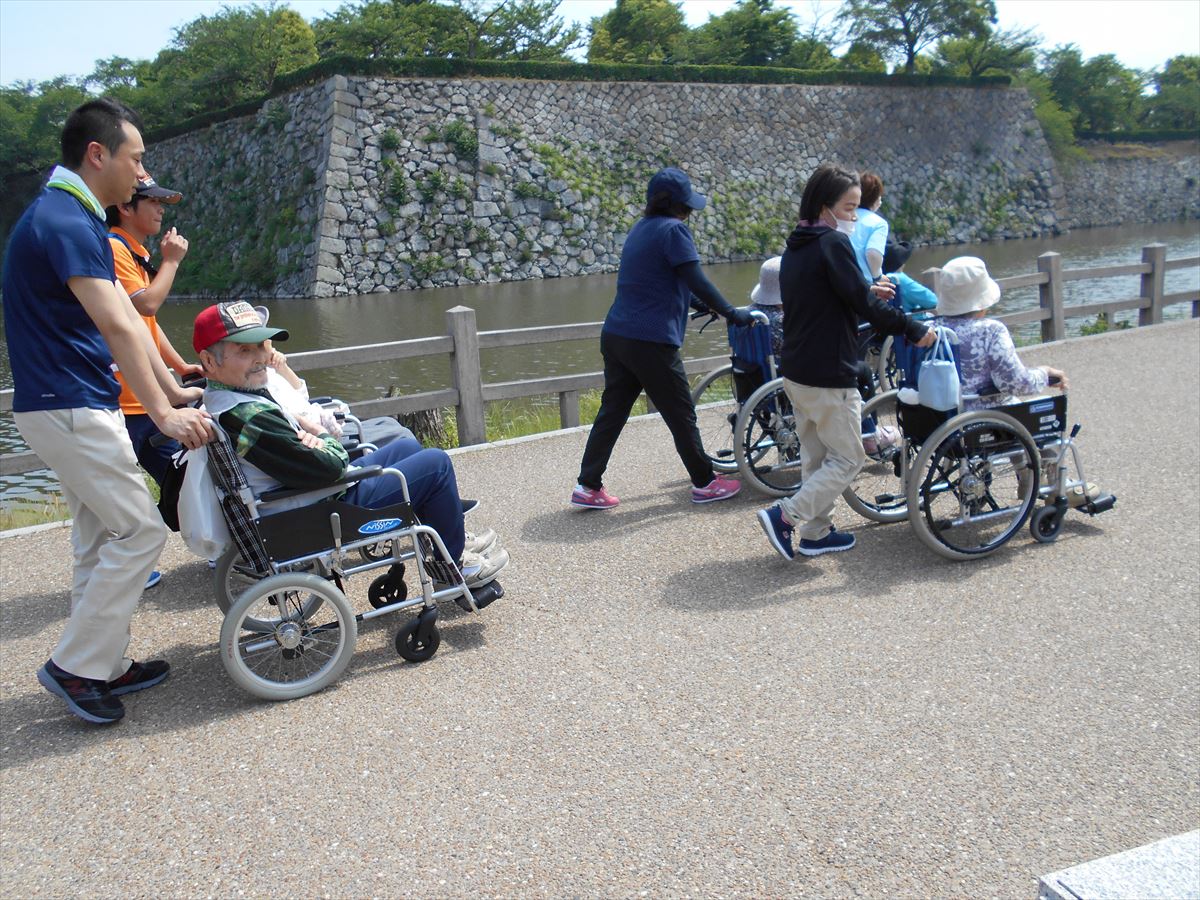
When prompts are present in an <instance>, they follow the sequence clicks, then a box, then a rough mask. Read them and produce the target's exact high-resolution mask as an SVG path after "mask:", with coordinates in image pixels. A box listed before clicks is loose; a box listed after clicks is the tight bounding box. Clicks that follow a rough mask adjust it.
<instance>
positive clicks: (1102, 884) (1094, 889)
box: [1038, 831, 1200, 900]
mask: <svg viewBox="0 0 1200 900" xmlns="http://www.w3.org/2000/svg"><path fill="white" fill-rule="evenodd" d="M1093 897H1095V898H1104V900H1142V898H1144V897H1155V898H1159V900H1192V898H1193V897H1200V831H1192V832H1189V833H1187V834H1180V835H1176V836H1175V837H1169V838H1163V839H1162V840H1161V841H1155V842H1154V843H1153V844H1147V845H1146V846H1145V847H1135V848H1134V849H1133V850H1126V851H1125V852H1124V853H1114V854H1112V855H1111V856H1105V857H1103V858H1102V859H1094V860H1092V861H1091V862H1086V863H1081V864H1080V865H1078V866H1071V868H1069V869H1063V870H1062V871H1061V872H1053V873H1051V874H1050V875H1043V876H1042V878H1041V881H1040V883H1039V885H1038V900H1080V898H1086V900H1090V898H1093Z"/></svg>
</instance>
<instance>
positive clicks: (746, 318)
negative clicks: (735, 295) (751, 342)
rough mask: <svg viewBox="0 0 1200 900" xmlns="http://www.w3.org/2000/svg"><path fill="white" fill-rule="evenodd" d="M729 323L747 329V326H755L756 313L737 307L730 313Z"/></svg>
mask: <svg viewBox="0 0 1200 900" xmlns="http://www.w3.org/2000/svg"><path fill="white" fill-rule="evenodd" d="M729 321H730V323H731V324H733V325H738V326H740V327H742V328H745V327H746V326H747V325H753V324H754V313H752V312H751V311H750V310H748V309H740V308H738V307H736V306H735V307H733V309H732V311H731V312H730V313H729Z"/></svg>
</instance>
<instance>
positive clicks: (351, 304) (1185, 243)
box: [0, 222, 1200, 498]
mask: <svg viewBox="0 0 1200 900" xmlns="http://www.w3.org/2000/svg"><path fill="white" fill-rule="evenodd" d="M1154 242H1161V243H1164V244H1166V245H1167V258H1168V259H1172V258H1180V257H1188V256H1200V223H1197V222H1174V223H1165V224H1159V225H1147V226H1137V227H1121V228H1097V229H1087V230H1081V231H1076V232H1073V233H1071V234H1069V235H1061V236H1058V237H1049V238H1037V239H1027V240H1019V241H1001V242H996V243H987V244H962V245H958V246H949V247H926V248H921V249H919V250H917V251H916V252H915V253H914V254H913V256H912V259H911V260H909V263H908V265H907V266H906V271H907V272H908V273H909V274H910V275H913V276H916V275H918V274H919V273H920V272H921V271H922V270H923V269H925V268H928V267H930V266H938V265H942V264H943V263H945V262H946V260H948V259H950V258H951V257H953V256H960V255H974V256H980V257H982V258H983V259H984V260H986V261H987V264H988V268H989V270H990V271H991V273H992V275H993V276H994V277H997V278H1003V277H1006V276H1010V275H1021V274H1027V273H1030V272H1033V271H1036V259H1037V257H1038V255H1039V254H1041V253H1045V252H1047V251H1056V252H1058V253H1061V254H1062V255H1063V267H1064V268H1066V269H1074V268H1087V267H1095V266H1106V265H1120V264H1127V263H1134V262H1140V261H1141V248H1142V247H1143V246H1145V245H1146V244H1150V243H1154ZM185 265H186V262H185ZM758 266H759V263H758V262H746V263H730V264H726V265H713V266H707V267H706V269H705V271H706V272H707V274H708V276H709V277H710V278H711V280H712V281H713V283H714V284H716V285H717V287H718V288H720V290H721V292H722V293H723V294H724V295H725V296H726V297H727V298H728V299H729V300H730V301H731V302H733V303H735V304H741V303H746V302H748V296H749V293H750V289H751V288H752V287H753V286H754V284H755V283H756V281H757V279H758ZM1166 282H1167V287H1166V290H1167V292H1168V293H1175V292H1179V291H1185V290H1195V289H1197V288H1198V287H1200V274H1198V273H1197V270H1196V269H1185V270H1177V271H1172V272H1168V273H1167V277H1166ZM615 284H616V276H615V275H614V274H607V275H588V276H584V277H580V278H573V279H547V280H542V281H521V282H506V283H502V284H488V285H472V286H467V287H456V288H436V289H429V290H418V291H404V292H400V293H394V294H370V295H366V296H361V297H351V298H340V299H327V300H276V301H266V303H265V305H266V306H267V307H268V308H269V309H270V310H271V318H272V323H273V324H274V323H278V324H281V325H286V327H287V328H288V330H289V332H290V333H291V340H290V341H289V342H288V343H287V344H286V345H285V346H283V347H281V349H285V350H286V351H287V352H298V351H301V350H314V349H319V348H327V347H347V346H355V345H360V344H374V343H380V342H383V341H394V340H403V339H406V338H415V337H428V336H433V335H440V334H444V333H445V313H446V310H448V309H450V308H452V307H454V306H459V305H463V306H469V307H471V308H472V309H474V310H475V314H476V320H477V323H478V327H479V329H480V330H484V331H486V330H496V329H504V328H525V327H531V326H536V325H559V324H567V323H573V322H596V321H600V320H602V319H603V318H604V315H605V313H606V312H607V311H608V307H609V305H610V304H611V302H612V297H613V291H614V287H615ZM1138 293H1139V280H1138V276H1127V277H1121V278H1109V279H1105V280H1103V281H1084V282H1069V283H1067V284H1066V286H1065V299H1066V303H1067V305H1068V306H1069V305H1073V304H1082V303H1094V302H1098V301H1102V300H1116V299H1125V298H1130V297H1136V296H1137V295H1138ZM209 302H210V301H207V300H194V301H193V300H178V301H177V300H172V301H171V302H170V303H168V304H167V305H166V306H165V307H164V308H163V310H162V311H161V312H160V314H159V317H158V319H159V323H160V324H161V326H162V327H163V328H164V329H165V330H166V332H167V333H168V334H169V335H170V336H171V338H172V342H173V343H174V344H175V346H176V347H177V348H186V347H188V346H189V345H190V343H191V341H190V338H191V323H192V320H193V318H194V317H195V315H196V313H197V312H199V311H200V310H201V309H203V308H204V307H205V306H206V305H208V303H209ZM256 302H261V301H256ZM1037 302H1038V293H1037V288H1036V287H1031V288H1022V289H1018V290H1015V291H1011V292H1007V293H1006V294H1005V295H1004V296H1003V297H1002V298H1001V301H1000V304H999V311H1000V312H1001V313H1006V312H1016V311H1019V310H1022V309H1027V308H1029V307H1031V306H1036V305H1037ZM1170 314H1171V315H1172V317H1182V316H1186V315H1190V309H1189V308H1188V307H1185V306H1180V307H1177V308H1176V309H1175V310H1173V311H1170ZM1117 318H1118V320H1121V319H1134V318H1136V313H1135V312H1129V313H1122V314H1120V315H1119V316H1118V317H1117ZM1080 324H1082V323H1081V322H1080V321H1079V320H1075V321H1074V322H1070V323H1069V330H1070V331H1071V332H1072V333H1078V329H1079V326H1080ZM1037 334H1038V326H1037V325H1036V324H1034V325H1028V326H1024V327H1022V328H1021V329H1019V330H1018V333H1017V336H1018V339H1019V340H1020V339H1025V340H1035V339H1036V336H1037ZM685 352H686V354H687V355H688V356H691V357H698V356H714V355H718V354H721V353H724V352H726V345H725V336H724V329H723V328H721V327H716V326H714V327H712V328H709V329H708V330H706V331H705V332H704V333H703V334H696V333H695V330H694V328H693V330H692V332H691V333H690V334H689V336H688V338H687V344H686V346H685ZM185 355H187V354H185ZM482 364H483V368H484V373H485V374H484V378H485V380H487V381H512V380H518V379H523V378H538V377H547V376H550V375H554V374H571V373H576V372H590V371H598V370H599V369H600V367H601V361H600V352H599V348H598V346H597V343H596V342H595V341H571V342H566V343H562V344H542V345H537V346H534V347H529V348H524V349H521V348H506V349H500V350H488V351H484V353H483V359H482ZM305 377H306V378H307V380H308V383H309V386H310V388H311V390H312V392H313V393H314V394H333V395H336V396H340V397H343V398H345V399H348V400H362V399H367V398H372V397H379V396H382V395H384V394H385V393H387V392H388V390H389V389H394V390H396V391H398V392H400V393H412V392H416V391H422V390H430V389H434V388H438V387H445V386H448V385H449V384H450V369H449V361H448V360H447V359H445V358H432V359H421V360H403V361H400V362H391V363H374V364H368V365H362V366H355V367H353V368H342V369H325V370H318V371H313V372H308V373H305ZM11 385H12V381H11V374H10V371H9V366H8V355H7V346H6V345H4V346H2V347H0V387H11ZM19 446H20V438H19V435H17V434H16V432H15V429H14V428H13V426H12V418H11V416H10V415H4V416H0V451H9V450H12V449H16V448H17V447H19ZM52 484H53V480H52V476H51V475H50V474H49V473H30V474H29V475H26V476H22V477H20V478H10V479H4V483H3V484H0V498H4V497H9V496H11V494H12V492H14V491H21V492H30V491H32V493H34V494H37V493H41V492H42V491H44V490H45V489H46V488H47V487H48V486H49V485H52Z"/></svg>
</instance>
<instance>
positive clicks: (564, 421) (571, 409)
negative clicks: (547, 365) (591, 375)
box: [558, 391, 579, 428]
mask: <svg viewBox="0 0 1200 900" xmlns="http://www.w3.org/2000/svg"><path fill="white" fill-rule="evenodd" d="M558 424H559V427H560V428H574V427H575V426H577V425H578V424H579V391H562V392H560V393H559V395H558Z"/></svg>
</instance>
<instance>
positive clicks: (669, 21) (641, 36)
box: [587, 0, 689, 64]
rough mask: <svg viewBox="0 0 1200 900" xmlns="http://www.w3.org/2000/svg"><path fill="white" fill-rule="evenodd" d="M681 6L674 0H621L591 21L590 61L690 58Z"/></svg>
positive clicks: (675, 59) (678, 60)
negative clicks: (673, 1) (673, 0)
mask: <svg viewBox="0 0 1200 900" xmlns="http://www.w3.org/2000/svg"><path fill="white" fill-rule="evenodd" d="M681 6H682V4H681V3H672V2H670V0H617V3H616V5H615V6H614V7H613V8H612V9H610V10H609V11H608V12H606V13H605V14H604V15H602V16H600V17H598V18H595V19H592V21H591V24H589V25H588V32H589V33H590V35H591V37H590V40H589V42H588V52H587V60H588V62H591V63H600V62H613V63H654V64H657V63H684V62H688V61H689V60H688V46H687V45H688V27H687V24H686V23H685V22H684V20H683V13H682V12H681V10H680V7H681Z"/></svg>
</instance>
